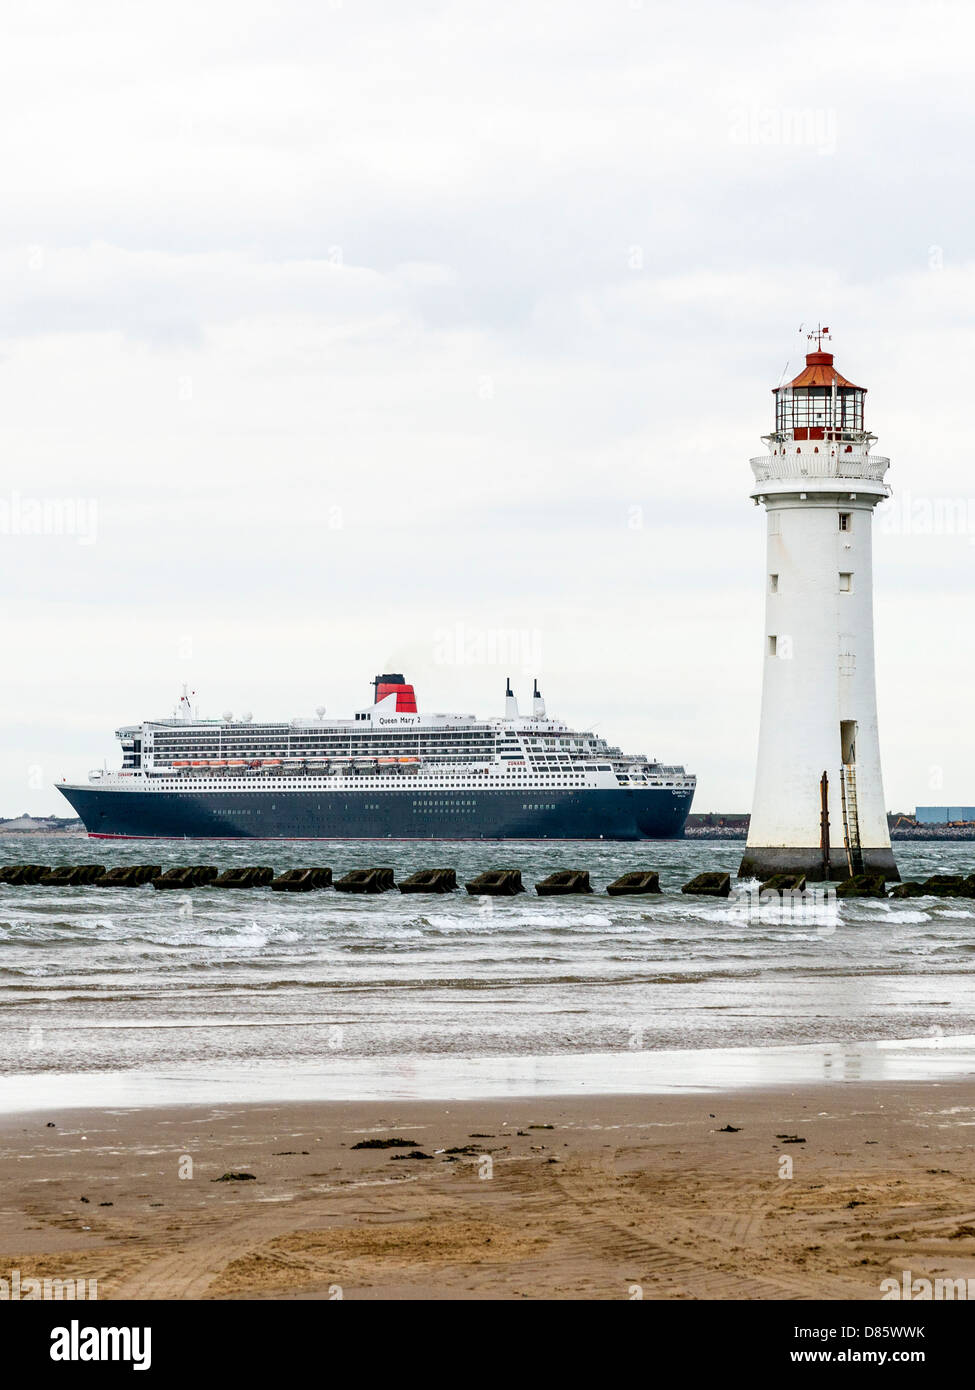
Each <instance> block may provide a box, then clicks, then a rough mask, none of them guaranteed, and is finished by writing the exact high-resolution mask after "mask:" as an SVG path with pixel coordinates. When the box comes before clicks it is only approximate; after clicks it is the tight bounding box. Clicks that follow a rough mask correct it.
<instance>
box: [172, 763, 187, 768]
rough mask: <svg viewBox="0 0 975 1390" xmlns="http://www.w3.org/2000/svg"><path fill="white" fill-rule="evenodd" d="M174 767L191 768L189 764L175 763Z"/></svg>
mask: <svg viewBox="0 0 975 1390" xmlns="http://www.w3.org/2000/svg"><path fill="white" fill-rule="evenodd" d="M173 767H189V763H173Z"/></svg>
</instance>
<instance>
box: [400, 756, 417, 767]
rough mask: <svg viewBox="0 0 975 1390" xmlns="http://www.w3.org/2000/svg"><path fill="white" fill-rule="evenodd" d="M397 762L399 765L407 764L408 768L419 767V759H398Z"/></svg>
mask: <svg viewBox="0 0 975 1390" xmlns="http://www.w3.org/2000/svg"><path fill="white" fill-rule="evenodd" d="M397 761H399V762H401V763H406V764H407V765H408V766H410V767H417V766H418V765H419V762H420V759H419V758H399V759H398V760H397Z"/></svg>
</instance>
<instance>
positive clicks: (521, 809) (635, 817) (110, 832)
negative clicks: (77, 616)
mask: <svg viewBox="0 0 975 1390" xmlns="http://www.w3.org/2000/svg"><path fill="white" fill-rule="evenodd" d="M58 790H59V791H61V792H62V793H63V794H64V796H65V797H66V798H67V799H68V801H70V803H71V805H72V806H73V807H74V809H75V811H76V812H77V813H78V815H79V816H80V817H81V819H82V821H83V822H84V825H85V829H86V830H87V831H88V833H89V835H92V836H104V837H107V838H118V839H156V838H161V839H191V840H196V839H201V840H382V839H389V840H671V839H676V838H679V837H680V836H681V835H683V833H684V822H685V821H686V820H687V815H688V812H689V811H690V809H691V796H690V795H689V794H688V793H686V792H685V793H678V792H675V791H672V790H670V789H669V788H653V789H650V788H645V789H644V788H625V787H621V788H619V789H618V790H607V791H597V790H583V789H564V790H552V789H549V788H544V789H542V788H539V789H533V790H528V791H487V790H480V789H479V790H477V791H464V790H460V791H458V790H450V791H447V790H442V791H420V790H414V789H410V790H408V791H402V792H400V791H382V792H378V791H377V792H369V791H368V790H362V791H358V790H357V791H338V790H336V791H271V790H267V791H254V792H247V791H242V792H209V791H208V792H192V791H178V792H175V791H174V792H130V791H116V790H114V789H109V788H100V787H91V788H88V787H59V788H58Z"/></svg>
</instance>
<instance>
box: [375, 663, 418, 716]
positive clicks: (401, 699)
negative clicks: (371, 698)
mask: <svg viewBox="0 0 975 1390" xmlns="http://www.w3.org/2000/svg"><path fill="white" fill-rule="evenodd" d="M372 684H373V688H374V689H375V692H376V701H375V702H376V704H378V703H379V701H380V700H385V698H386V696H387V695H395V696H396V713H397V714H416V712H417V709H416V695H415V694H414V693H413V687H412V685H407V684H406V683H405V681H404V680H403V677H402V676H401V675H392V674H388V673H387V674H386V675H384V676H376V678H375V680H374V681H373V683H372Z"/></svg>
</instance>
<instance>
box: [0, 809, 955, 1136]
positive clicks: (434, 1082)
mask: <svg viewBox="0 0 975 1390" xmlns="http://www.w3.org/2000/svg"><path fill="white" fill-rule="evenodd" d="M741 851H742V842H741V841H715V840H708V841H699V840H674V841H664V842H643V843H626V844H620V843H612V842H598V843H594V842H559V843H551V844H549V843H545V842H534V843H531V844H516V843H507V844H505V843H497V842H490V843H479V842H471V843H456V842H451V843H437V842H424V843H416V842H411V843H402V842H392V841H386V842H381V843H378V844H377V843H357V844H353V843H350V842H345V841H344V842H341V843H335V844H329V843H326V842H316V843H314V844H310V843H308V842H287V841H282V842H273V843H269V842H266V841H265V842H254V841H251V842H246V841H240V842H236V841H221V842H201V841H158V842H135V841H133V842H118V843H109V842H106V841H89V840H87V839H85V838H83V837H67V836H51V837H43V836H37V835H30V836H23V837H21V836H13V835H10V836H4V837H3V839H2V841H0V862H3V863H19V862H30V863H43V864H50V865H58V864H71V863H88V862H97V863H103V864H105V866H106V867H114V866H116V865H122V864H135V863H158V864H160V865H161V866H162V867H163V868H167V867H170V866H172V865H175V864H191V863H199V864H215V865H217V866H218V867H219V868H221V869H223V868H227V867H230V866H232V865H238V864H239V865H243V864H267V865H269V866H271V867H272V868H274V869H275V870H276V871H279V872H280V871H282V870H284V869H288V868H294V867H299V866H304V865H329V866H330V867H331V868H332V870H333V873H334V874H335V876H336V877H337V876H338V875H340V874H342V873H344V872H346V871H347V870H349V869H352V868H362V867H369V866H372V865H389V866H390V867H392V868H393V870H394V873H395V875H396V878H397V879H399V878H401V877H403V876H405V875H406V874H408V873H412V872H413V871H414V870H416V869H420V868H430V867H440V866H452V867H454V868H455V869H456V871H457V878H458V882H459V883H461V882H463V881H465V880H467V879H469V878H472V877H473V876H474V875H475V874H477V873H479V872H481V871H483V870H485V869H488V868H516V869H520V870H521V873H522V878H523V881H524V883H525V885H526V887H527V889H528V891H527V892H526V893H524V894H522V895H520V896H519V897H517V898H503V899H491V898H473V897H470V896H468V895H467V893H466V892H464V891H463V890H461V891H458V892H456V893H452V894H449V895H444V896H436V897H433V896H431V897H427V896H413V895H406V894H400V893H398V892H391V893H385V894H382V895H378V896H375V897H363V896H358V895H350V894H340V893H336V892H335V891H334V890H329V891H325V892H313V893H308V894H279V893H272V892H271V891H270V890H268V889H257V890H250V891H247V890H229V891H228V890H222V889H214V888H201V889H196V890H193V891H192V892H186V893H183V892H165V893H162V892H158V891H156V890H154V889H153V888H152V887H151V886H150V885H147V886H145V887H143V888H138V889H101V888H94V887H90V888H63V889H46V888H42V887H35V888H30V887H23V888H18V887H11V886H9V885H0V1049H2V1053H0V1055H2V1059H3V1066H2V1075H0V1109H3V1110H7V1111H10V1110H18V1109H29V1108H43V1107H47V1106H50V1105H70V1104H75V1105H80V1104H92V1105H103V1104H120V1105H128V1104H145V1103H147V1102H148V1101H150V1100H151V1101H155V1102H157V1103H176V1102H180V1101H187V1102H188V1101H200V1102H212V1101H229V1100H237V1101H248V1100H249V1101H260V1100H288V1099H293V1100H321V1099H350V1098H362V1099H383V1098H392V1099H395V1098H413V1097H431V1096H444V1097H448V1096H458V1097H459V1096H488V1095H505V1094H531V1093H540V1092H546V1093H560V1092H561V1093H580V1092H587V1091H604V1092H605V1091H642V1090H645V1091H654V1090H657V1091H659V1090H667V1089H685V1090H686V1089H695V1088H698V1089H705V1090H706V1089H708V1088H709V1087H714V1086H717V1085H721V1086H725V1085H732V1084H734V1085H753V1084H759V1083H768V1082H770V1081H771V1082H775V1083H783V1084H788V1083H791V1082H795V1081H802V1080H814V1079H817V1078H818V1079H821V1078H823V1077H829V1078H832V1079H847V1080H854V1079H870V1078H877V1079H881V1078H891V1077H897V1076H900V1077H906V1078H910V1077H922V1076H947V1075H959V1074H965V1075H968V1074H975V1039H973V1036H972V1034H973V1033H975V1022H973V1020H975V901H971V900H963V899H962V900H959V899H954V900H953V899H935V898H922V899H907V900H900V901H891V900H875V899H859V900H856V899H836V898H835V895H832V894H825V893H823V892H822V891H820V892H819V893H817V894H816V895H814V896H813V897H812V898H810V895H808V894H807V895H806V901H800V900H798V899H793V900H792V901H791V902H790V901H786V902H784V903H782V904H780V905H777V906H776V905H771V904H769V903H768V902H767V901H766V902H764V903H763V902H762V900H761V899H760V898H759V897H758V894H757V892H756V891H755V890H756V888H757V885H755V884H754V883H752V884H745V883H738V882H737V881H735V880H733V892H732V896H731V897H730V898H728V899H712V898H702V897H692V896H688V895H684V894H682V893H681V892H680V887H681V885H682V884H684V883H686V882H687V881H688V880H689V879H690V878H692V877H693V876H694V875H695V874H698V873H700V872H702V871H704V870H714V869H718V870H727V871H729V872H731V873H732V874H733V873H734V871H735V868H736V866H737V864H738V862H739V859H740V856H741ZM895 853H896V857H897V861H898V865H899V867H900V871H901V875H902V877H903V878H904V879H909V878H913V879H921V878H926V877H927V876H928V875H930V874H934V873H950V872H955V871H961V872H964V873H970V872H972V871H973V870H975V845H968V844H965V843H947V842H931V841H927V842H918V843H916V844H913V843H910V842H900V843H898V844H897V845H896V846H895ZM561 868H582V869H587V870H589V872H590V876H591V881H592V884H593V887H594V889H595V891H594V892H593V893H592V894H590V895H586V896H578V897H569V898H539V897H538V896H537V895H536V894H535V892H534V884H535V882H537V881H538V880H540V879H541V878H543V877H544V876H545V875H546V874H548V873H551V872H552V871H554V870H556V869H561ZM635 869H654V870H657V871H658V872H659V874H660V882H661V887H662V889H663V892H662V893H661V894H660V895H659V896H653V897H635V898H610V897H608V896H607V894H606V893H605V891H604V890H605V885H606V884H607V883H608V882H611V881H612V880H613V879H615V878H617V877H618V876H619V875H620V874H623V873H626V872H629V871H631V870H635Z"/></svg>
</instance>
